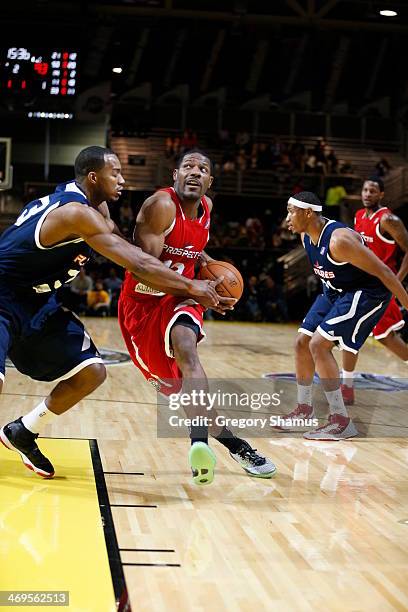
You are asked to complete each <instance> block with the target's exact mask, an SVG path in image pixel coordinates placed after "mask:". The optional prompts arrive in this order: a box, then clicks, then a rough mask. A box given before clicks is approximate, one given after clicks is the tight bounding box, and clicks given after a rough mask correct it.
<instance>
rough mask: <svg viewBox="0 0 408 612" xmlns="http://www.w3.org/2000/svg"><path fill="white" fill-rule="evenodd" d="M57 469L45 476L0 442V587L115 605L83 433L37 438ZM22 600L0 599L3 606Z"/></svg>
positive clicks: (95, 607)
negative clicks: (4, 602) (62, 593)
mask: <svg viewBox="0 0 408 612" xmlns="http://www.w3.org/2000/svg"><path fill="white" fill-rule="evenodd" d="M39 446H40V448H41V450H42V451H43V452H44V454H45V455H46V456H48V457H49V458H50V459H51V461H52V462H53V464H54V467H55V472H56V476H55V477H54V479H52V480H44V479H42V478H40V477H39V476H37V475H36V474H34V473H32V472H30V471H29V470H28V469H27V468H25V467H24V465H23V463H22V461H21V460H20V456H19V455H18V454H17V453H14V452H11V451H9V450H7V449H6V448H4V446H3V445H2V444H0V447H1V448H0V534H1V536H0V591H69V593H70V604H69V607H65V606H59V607H57V606H41V607H34V608H32V607H31V606H30V607H29V609H33V610H39V609H41V610H43V609H44V610H49V611H51V610H59V611H62V610H69V611H70V612H71V611H73V610H75V612H94V611H95V612H113V611H114V610H116V605H115V596H114V592H113V586H112V577H111V572H110V568H109V561H108V554H107V550H106V544H105V537H104V533H103V527H102V520H101V514H100V510H99V503H98V495H97V490H96V484H95V476H94V471H93V466H92V458H91V452H90V448H89V441H88V440H63V439H41V440H40V442H39ZM8 609H10V610H16V609H22V608H21V607H16V606H14V607H13V608H11V607H10V608H9V606H6V607H2V606H0V611H2V610H8Z"/></svg>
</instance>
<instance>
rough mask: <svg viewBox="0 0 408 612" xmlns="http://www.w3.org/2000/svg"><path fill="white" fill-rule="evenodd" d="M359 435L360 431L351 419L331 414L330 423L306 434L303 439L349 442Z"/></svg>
mask: <svg viewBox="0 0 408 612" xmlns="http://www.w3.org/2000/svg"><path fill="white" fill-rule="evenodd" d="M357 435H358V431H357V429H356V428H355V426H354V423H353V421H352V420H351V419H350V417H345V416H343V415H341V414H331V415H330V416H329V422H328V423H326V424H325V425H322V426H321V427H318V428H317V429H312V431H308V432H306V433H304V434H303V437H304V438H306V439H307V440H347V438H354V436H357Z"/></svg>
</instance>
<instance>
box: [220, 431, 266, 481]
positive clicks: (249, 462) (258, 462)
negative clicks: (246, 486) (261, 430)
mask: <svg viewBox="0 0 408 612" xmlns="http://www.w3.org/2000/svg"><path fill="white" fill-rule="evenodd" d="M230 455H231V457H232V458H233V459H235V461H237V462H238V463H239V464H240V466H241V467H242V468H243V469H244V470H245V471H246V473H247V474H249V475H250V476H255V477H256V478H271V477H272V476H273V475H274V474H275V472H276V466H275V465H274V464H273V463H272V461H271V460H270V459H268V458H267V457H262V455H260V454H259V453H257V452H256V448H252V446H251V445H250V444H248V442H245V440H244V441H243V442H242V444H241V446H240V447H239V449H238V450H237V452H236V453H231V452H230Z"/></svg>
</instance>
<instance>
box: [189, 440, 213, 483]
mask: <svg viewBox="0 0 408 612" xmlns="http://www.w3.org/2000/svg"><path fill="white" fill-rule="evenodd" d="M188 458H189V461H190V466H191V471H192V473H193V482H194V483H195V484H196V485H208V484H211V483H212V481H213V480H214V469H215V464H216V463H217V459H216V457H215V454H214V452H213V450H212V449H211V448H210V447H209V446H208V444H206V443H205V442H194V444H192V445H191V448H190V450H189V453H188Z"/></svg>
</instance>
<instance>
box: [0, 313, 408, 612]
mask: <svg viewBox="0 0 408 612" xmlns="http://www.w3.org/2000/svg"><path fill="white" fill-rule="evenodd" d="M86 325H87V327H88V330H89V331H90V332H91V334H92V336H93V338H94V340H95V341H96V344H97V345H98V346H99V347H105V348H109V349H116V350H121V351H123V350H125V349H124V344H123V342H122V339H121V335H120V332H119V329H118V326H117V323H116V321H115V320H114V319H108V320H104V319H88V320H87V321H86ZM206 330H207V341H206V342H205V343H203V344H202V345H201V348H200V354H201V356H202V362H203V364H204V367H205V369H206V371H207V374H208V376H209V377H214V378H222V377H225V378H237V379H238V378H239V379H243V378H249V379H260V378H261V376H262V375H263V374H265V373H269V372H293V371H294V364H293V349H292V347H293V342H294V338H295V335H296V327H295V326H292V325H287V326H285V325H268V324H243V323H223V322H220V323H219V322H215V323H207V324H206ZM358 368H359V370H361V371H365V372H370V373H379V374H384V375H387V376H395V377H398V376H399V377H400V378H401V379H402V378H403V377H406V373H407V365H406V364H403V363H401V362H399V361H398V360H397V359H396V358H393V357H392V356H391V355H390V354H389V353H388V352H387V351H386V350H385V349H384V348H383V347H381V346H380V345H378V344H376V343H374V342H373V341H369V342H368V343H367V345H366V346H365V348H364V350H363V351H362V353H361V357H360V361H359V365H358ZM271 384H274V383H273V382H272V383H271ZM49 388H50V385H48V384H42V383H41V384H40V383H35V382H34V381H31V380H30V379H28V378H25V377H23V376H22V375H20V374H19V373H18V372H16V371H15V370H13V369H11V368H10V369H8V371H7V376H6V383H5V387H4V393H3V395H2V396H1V399H0V402H1V421H2V422H7V421H9V420H12V419H15V418H17V417H18V416H20V415H21V414H23V413H26V412H27V411H28V410H29V409H30V408H31V407H32V406H33V405H35V403H36V402H37V403H38V401H39V400H40V398H42V397H43V396H44V395H46V393H47V390H48V389H49ZM357 398H358V399H357V403H356V405H355V406H354V407H353V408H352V409H351V415H352V416H353V418H354V419H355V422H356V425H357V427H358V429H359V430H360V431H364V432H365V433H368V437H364V438H361V439H358V440H353V441H343V442H316V441H306V440H304V439H303V438H302V437H300V436H299V435H292V434H279V433H278V432H275V431H271V432H270V435H268V437H262V438H257V439H256V440H255V439H250V441H251V442H252V443H254V446H256V447H257V448H258V449H259V450H260V451H261V452H262V453H263V454H266V455H268V456H270V457H271V459H272V460H273V461H274V462H275V463H276V465H277V468H278V472H277V474H276V476H275V477H274V478H273V479H271V480H260V479H251V478H250V477H248V476H247V475H246V474H245V473H244V471H243V470H242V469H241V468H240V467H239V465H238V464H237V463H235V462H233V461H232V460H231V458H230V457H229V456H228V453H227V451H226V449H225V448H224V447H222V446H221V445H219V444H218V443H216V442H213V443H212V447H213V449H214V450H215V452H216V454H217V459H218V463H217V472H216V478H215V481H214V483H213V484H212V485H211V486H209V487H203V488H199V487H197V486H195V485H194V484H193V483H192V482H191V478H190V474H189V466H188V462H187V453H188V447H189V443H188V440H187V439H185V438H184V439H181V438H179V439H158V438H157V432H156V412H157V409H156V392H155V390H154V388H153V387H151V386H150V385H149V384H147V383H146V382H145V381H144V380H143V379H142V376H141V375H140V374H139V372H138V371H137V370H136V368H135V367H134V366H133V365H132V364H131V363H130V362H129V363H126V364H125V365H117V366H111V367H109V368H108V379H107V381H106V383H105V384H104V385H103V386H102V387H101V388H100V389H98V390H97V391H96V392H95V393H94V394H93V395H92V396H91V397H90V398H89V399H87V400H85V401H83V402H81V404H80V405H78V406H77V407H75V408H74V409H72V410H71V411H69V412H68V413H67V414H66V415H64V416H62V417H61V418H60V419H58V420H56V421H55V422H54V423H53V424H52V425H50V426H49V430H48V433H47V434H46V435H48V436H49V437H51V438H66V439H72V438H77V439H81V440H85V441H86V440H88V439H89V440H96V441H97V451H99V455H100V459H101V462H102V463H101V465H102V469H101V466H100V465H99V463H98V457H97V454H98V452H96V455H95V452H94V453H93V454H92V456H93V464H89V465H91V466H92V465H93V469H94V471H95V473H96V476H95V480H96V486H97V488H98V495H99V505H100V506H101V507H102V516H103V522H104V525H105V531H106V530H107V528H108V530H109V534H108V540H109V543H108V556H109V557H110V559H109V561H110V569H111V571H113V573H114V574H115V576H114V580H113V582H114V583H115V581H116V587H115V593H116V596H117V597H118V595H119V594H120V593H119V592H120V589H121V586H120V585H122V586H123V581H122V578H123V576H124V578H125V581H126V585H127V591H128V595H129V601H130V604H131V606H132V610H133V611H146V612H147V611H149V612H150V611H161V612H172V611H173V610H174V611H178V612H190V611H201V610H212V611H216V612H218V611H223V610H234V611H235V610H239V611H240V612H250V611H251V612H252V610H285V611H287V610H302V611H303V610H310V611H316V610H322V609H327V610H333V611H335V610H342V611H353V612H356V611H360V610H361V611H366V610H381V611H383V610H407V609H408V585H407V580H406V577H407V572H408V547H407V540H408V484H407V477H406V475H407V467H408V445H407V440H406V435H407V432H408V417H407V416H406V415H405V411H406V408H407V392H406V391H405V392H404V391H402V392H401V391H399V392H391V393H386V392H382V391H378V390H375V389H374V390H368V391H367V392H364V393H362V392H359V391H357ZM371 402H372V403H373V404H375V413H373V411H372V410H371ZM293 407H294V406H293V405H287V406H282V407H281V411H280V412H281V413H282V414H284V413H285V412H289V411H290V410H292V408H293ZM319 411H320V412H319V416H322V417H323V416H324V405H323V404H322V405H321V406H320V405H319ZM237 433H238V435H240V434H239V432H237ZM255 442H256V443H255ZM66 443H67V441H66V440H65V441H61V442H60V445H61V453H60V452H59V443H58V441H55V440H52V441H51V440H44V441H43V442H41V441H40V445H41V444H42V445H47V444H50V446H47V451H48V452H49V456H50V459H51V460H52V461H53V463H54V465H55V467H56V473H57V475H60V476H61V475H63V478H64V482H63V483H62V480H58V479H57V478H56V479H54V480H51V481H46V480H45V481H42V480H40V479H39V478H38V477H37V476H35V475H34V474H32V473H31V472H29V471H28V470H26V469H25V468H24V466H23V465H22V464H20V462H19V459H18V457H17V455H15V454H11V453H9V452H8V451H7V450H6V449H4V448H2V449H0V466H1V469H0V490H1V500H2V501H1V503H0V525H2V527H3V530H4V529H5V530H6V531H5V533H7V529H8V528H9V527H10V524H9V517H10V504H11V502H9V499H10V496H12V497H13V500H14V501H13V503H14V506H13V530H14V531H13V532H10V530H9V531H8V533H9V537H8V539H7V538H6V540H5V542H6V543H7V544H6V545H5V544H4V540H3V552H4V553H5V559H7V558H10V559H12V558H13V557H12V556H10V555H11V553H12V552H13V551H12V548H13V547H17V548H18V547H19V546H26V548H27V546H28V548H27V550H28V552H29V545H28V544H27V543H26V544H24V542H23V543H22V542H21V538H20V535H21V534H20V528H19V522H18V521H21V533H23V532H24V531H25V528H24V526H25V521H26V520H27V518H26V516H25V515H26V512H27V506H26V505H25V500H24V499H23V497H24V495H26V494H27V491H31V490H32V489H33V486H35V487H41V491H40V493H41V495H42V496H43V497H42V498H41V499H43V500H44V499H45V498H44V495H45V496H47V495H49V494H53V493H55V490H56V489H59V488H61V487H62V484H63V485H64V487H65V489H64V490H65V491H66V494H69V491H70V478H72V481H71V486H72V489H71V495H72V492H73V491H78V500H77V501H78V503H77V505H76V506H75V504H74V505H73V507H72V509H71V511H70V512H66V511H64V513H62V511H61V503H60V501H58V499H54V498H53V500H51V501H50V502H49V504H51V505H52V508H51V516H53V517H54V518H53V522H51V521H50V523H49V529H52V530H53V541H54V544H55V546H56V547H57V550H58V554H57V555H54V556H53V557H52V559H54V561H53V563H57V562H58V563H60V564H61V572H64V571H65V569H64V568H65V567H67V568H68V567H74V568H75V564H78V562H79V559H81V557H82V556H83V554H84V551H83V550H81V548H80V547H79V548H78V550H77V551H75V550H72V549H70V550H68V549H67V548H66V546H65V544H64V541H63V540H62V539H61V540H59V539H58V538H59V537H60V534H62V533H64V532H65V533H66V532H67V531H68V532H69V533H71V534H72V537H74V533H75V530H76V528H77V525H81V521H84V520H85V515H83V514H82V510H83V508H84V499H85V498H86V499H88V498H89V496H91V495H93V492H92V491H93V489H92V487H94V485H92V486H91V485H89V486H90V489H89V491H90V493H89V496H88V495H86V494H85V490H88V489H86V487H87V486H88V485H87V483H86V482H85V480H86V476H85V474H84V475H83V476H81V474H82V472H81V469H79V468H78V466H79V465H81V464H79V463H77V462H76V460H72V461H71V462H69V461H68V459H69V458H67V456H66V452H67V448H68V447H67V446H66ZM81 444H82V443H81ZM44 448H45V446H44ZM70 448H72V451H69V449H68V452H72V453H74V454H75V453H76V452H77V451H76V450H75V442H73V443H72V446H71V447H70ZM81 448H82V447H81ZM94 450H95V449H94ZM81 452H85V451H84V450H83V449H82V450H81ZM75 456H76V455H75ZM84 461H85V459H84ZM86 461H88V459H86ZM15 462H17V463H15ZM67 462H68V463H70V465H69V468H68V467H67ZM71 464H72V465H71ZM86 465H88V463H87V464H86ZM74 468H75V469H74ZM10 469H12V476H11V475H10V472H9V471H8V470H10ZM72 470H74V471H72ZM84 470H85V468H84ZM87 470H88V468H86V470H85V472H86V474H88V472H87ZM98 471H99V472H100V473H97V472H98ZM102 472H104V473H102ZM61 478H62V476H61ZM78 479H79V480H78ZM103 481H104V482H103ZM34 483H35V484H34ZM104 484H106V489H104ZM67 485H68V486H67ZM11 489H12V492H11ZM37 493H38V491H37ZM106 493H107V496H108V499H107V497H106ZM74 495H76V493H74ZM16 499H17V501H18V500H20V510H21V512H20V515H19V518H18V517H17V518H16V514H15V513H16V511H17V510H16V509H17V506H18V504H17V506H16V504H15V500H16ZM38 499H39V498H38ZM50 499H51V498H50ZM47 503H48V502H47ZM95 503H97V502H95ZM34 511H35V509H34ZM111 518H112V520H113V524H114V530H115V533H116V541H115V533H113V532H112V529H110V519H111ZM40 519H41V517H40ZM40 519H39V520H40ZM93 520H94V523H95V525H94V528H95V532H96V531H98V530H100V526H101V524H102V519H100V521H99V517H98V518H97V519H96V518H95V519H93ZM43 529H45V532H46V529H47V528H46V527H44V525H43ZM87 530H88V531H89V530H91V531H92V522H88V523H87ZM13 533H14V535H13ZM10 534H11V535H10ZM19 534H20V535H19ZM88 535H89V534H88ZM105 535H106V533H105ZM91 536H92V537H93V534H91ZM84 537H85V536H84ZM95 537H96V536H95ZM19 538H20V539H19ZM38 545H39V544H38ZM89 546H92V545H91V544H90V545H89ZM6 547H8V549H7V550H5V548H6ZM67 550H68V552H67ZM91 558H92V555H91ZM24 559H25V561H24V564H23V565H20V566H19V567H18V568H16V569H15V572H16V574H17V573H20V574H22V575H23V576H24V575H26V576H27V577H28V580H26V581H25V584H26V585H27V587H26V588H29V589H32V588H34V587H35V589H36V590H41V589H44V588H50V587H49V583H48V582H47V584H45V583H44V585H43V586H41V579H39V580H40V582H38V581H37V582H36V584H35V585H33V584H31V585H30V580H29V578H30V576H31V571H32V570H31V565H35V566H36V567H37V569H38V564H40V565H41V563H42V564H43V566H42V567H44V571H45V572H46V571H47V563H49V562H50V556H49V554H48V552H47V551H44V554H40V555H38V554H37V557H35V556H34V557H33V556H32V555H31V556H30V555H29V554H27V555H26V556H25V558H24ZM105 562H106V557H105V553H103V554H102V553H101V552H100V547H99V544H98V546H97V547H96V548H95V554H94V555H93V559H92V563H93V564H94V566H95V568H98V567H99V566H100V565H101V564H102V565H104V564H105ZM88 563H89V562H88ZM122 571H123V576H122V574H121V572H122ZM95 573H97V572H95ZM92 580H94V582H95V583H91V579H90V581H89V582H87V584H85V582H86V580H85V579H84V589H88V590H90V588H93V589H95V592H96V591H97V589H98V582H99V583H100V590H101V589H102V588H103V584H102V581H103V580H106V578H103V573H102V574H101V577H100V578H98V577H97V576H96V577H94V578H92ZM61 582H62V581H61ZM19 584H20V583H19ZM118 584H119V586H118ZM74 586H75V585H73V587H72V588H74ZM6 588H7V589H11V588H13V584H9V585H8V586H7V587H6V586H4V583H3V582H2V581H1V579H0V589H6ZM58 588H62V587H61V586H59V585H58V584H57V583H55V589H58ZM104 588H105V587H104ZM108 591H109V589H108ZM108 591H106V592H108ZM106 597H107V598H108V600H106V601H105V603H104V605H103V606H101V604H100V603H98V602H97V597H96V595H95V600H94V601H95V604H90V603H87V604H86V605H84V604H83V605H82V606H80V605H73V607H71V606H70V607H69V609H70V610H71V609H72V610H84V611H85V610H86V611H87V612H90V611H92V612H93V611H94V610H95V612H102V611H103V610H112V609H114V604H112V600H111V598H110V597H111V596H110V594H108V595H106ZM93 605H94V607H92V606H93ZM89 606H91V607H89ZM5 609H6V608H5ZM50 609H54V608H50ZM55 609H57V608H55Z"/></svg>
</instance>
